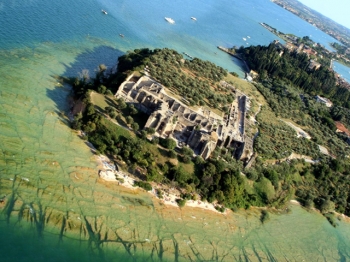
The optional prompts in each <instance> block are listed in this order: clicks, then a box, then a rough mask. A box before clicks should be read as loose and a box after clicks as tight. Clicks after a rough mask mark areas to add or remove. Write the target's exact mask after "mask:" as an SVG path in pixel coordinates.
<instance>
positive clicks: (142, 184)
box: [134, 181, 152, 191]
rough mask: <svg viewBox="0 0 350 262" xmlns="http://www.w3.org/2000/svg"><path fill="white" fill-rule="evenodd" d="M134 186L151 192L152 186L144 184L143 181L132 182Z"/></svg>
mask: <svg viewBox="0 0 350 262" xmlns="http://www.w3.org/2000/svg"><path fill="white" fill-rule="evenodd" d="M134 186H138V187H141V188H143V189H144V190H146V191H151V190H152V186H151V184H150V183H147V182H144V181H135V182H134Z"/></svg>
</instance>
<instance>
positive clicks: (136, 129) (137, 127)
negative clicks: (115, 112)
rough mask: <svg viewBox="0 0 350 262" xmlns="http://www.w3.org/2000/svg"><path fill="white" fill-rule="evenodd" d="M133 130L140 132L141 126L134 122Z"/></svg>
mask: <svg viewBox="0 0 350 262" xmlns="http://www.w3.org/2000/svg"><path fill="white" fill-rule="evenodd" d="M131 128H132V129H133V130H135V131H138V130H139V124H138V123H136V122H133V123H132V124H131Z"/></svg>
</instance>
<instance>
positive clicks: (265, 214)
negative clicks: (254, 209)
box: [260, 210, 270, 224]
mask: <svg viewBox="0 0 350 262" xmlns="http://www.w3.org/2000/svg"><path fill="white" fill-rule="evenodd" d="M269 219H270V214H269V212H267V211H266V210H262V211H261V216H260V221H261V223H263V224H264V223H265V222H266V221H267V220H269Z"/></svg>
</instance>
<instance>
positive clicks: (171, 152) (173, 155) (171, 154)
mask: <svg viewBox="0 0 350 262" xmlns="http://www.w3.org/2000/svg"><path fill="white" fill-rule="evenodd" d="M168 156H169V157H170V158H176V156H177V155H176V153H175V151H174V150H169V151H168Z"/></svg>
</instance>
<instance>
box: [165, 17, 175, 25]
mask: <svg viewBox="0 0 350 262" xmlns="http://www.w3.org/2000/svg"><path fill="white" fill-rule="evenodd" d="M164 19H165V20H166V21H167V22H168V23H170V24H175V21H174V20H173V19H171V18H170V17H164Z"/></svg>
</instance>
